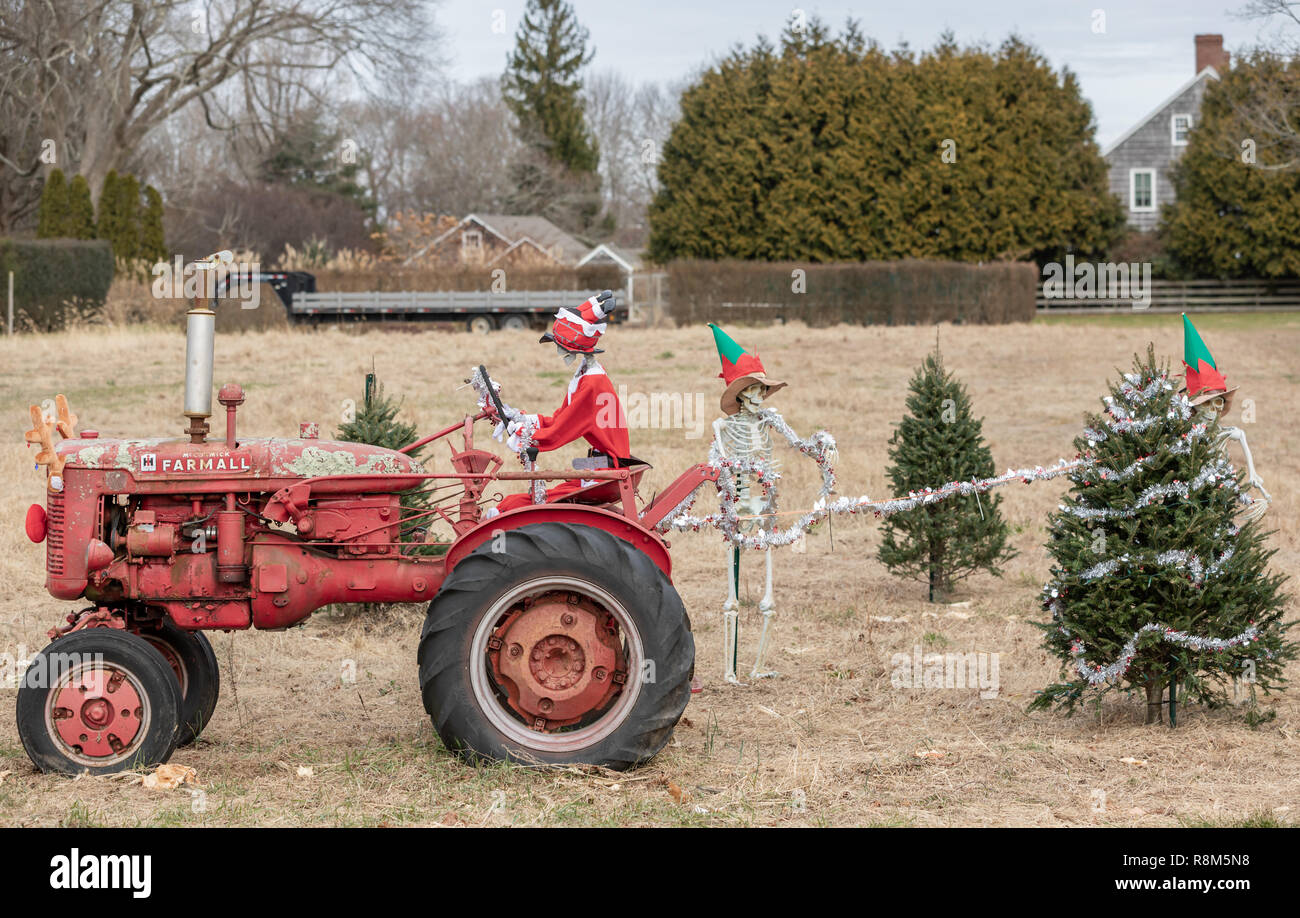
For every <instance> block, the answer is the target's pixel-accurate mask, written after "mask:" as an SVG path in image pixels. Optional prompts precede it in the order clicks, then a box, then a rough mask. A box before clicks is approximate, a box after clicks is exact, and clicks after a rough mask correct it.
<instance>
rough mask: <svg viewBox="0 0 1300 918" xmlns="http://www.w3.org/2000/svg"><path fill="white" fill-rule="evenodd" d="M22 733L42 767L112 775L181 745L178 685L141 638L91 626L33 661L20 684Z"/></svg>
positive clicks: (150, 762) (152, 762) (154, 759)
mask: <svg viewBox="0 0 1300 918" xmlns="http://www.w3.org/2000/svg"><path fill="white" fill-rule="evenodd" d="M17 708H18V736H19V737H20V738H21V739H22V742H23V748H24V749H26V750H27V755H28V757H29V758H31V760H32V762H34V763H35V765H36V767H37V768H39V769H40V770H41V771H44V772H62V773H63V774H78V773H82V772H85V773H88V774H92V775H110V774H116V773H118V772H121V771H126V770H128V769H131V768H136V767H139V766H145V765H156V764H158V763H160V762H165V761H167V759H168V758H169V757H170V756H171V754H172V752H173V751H174V750H175V749H176V736H177V728H178V725H179V724H180V712H181V690H180V686H179V684H178V683H177V681H176V676H175V675H174V674H173V673H172V670H171V667H170V666H168V665H167V661H166V660H165V659H163V656H162V654H160V653H159V652H158V651H157V650H155V649H154V648H153V647H152V646H151V645H150V644H149V643H148V642H147V641H145V640H144V639H143V638H140V637H137V636H136V635H134V634H128V633H127V632H125V631H118V630H114V629H110V628H89V629H87V630H85V631H75V632H73V633H72V634H69V635H66V636H65V637H61V638H59V639H58V640H57V641H55V642H54V643H52V644H50V645H49V646H48V647H46V648H45V649H44V650H42V651H41V652H40V653H39V654H37V655H36V657H35V658H34V659H33V660H32V662H31V665H30V666H29V667H28V668H27V671H26V672H25V673H24V674H23V683H22V685H21V686H20V687H19V689H18V705H17Z"/></svg>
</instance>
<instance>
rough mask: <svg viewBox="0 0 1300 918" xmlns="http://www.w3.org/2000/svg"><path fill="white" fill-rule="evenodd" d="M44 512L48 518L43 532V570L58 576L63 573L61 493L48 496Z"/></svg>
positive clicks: (55, 492) (56, 492)
mask: <svg viewBox="0 0 1300 918" xmlns="http://www.w3.org/2000/svg"><path fill="white" fill-rule="evenodd" d="M45 512H46V515H47V516H48V517H49V521H48V523H47V525H46V531H45V569H46V570H47V571H49V572H50V573H51V574H54V575H56V576H58V575H61V574H62V573H63V492H61V491H54V492H52V493H51V494H50V499H49V503H48V505H47V506H46V508H45Z"/></svg>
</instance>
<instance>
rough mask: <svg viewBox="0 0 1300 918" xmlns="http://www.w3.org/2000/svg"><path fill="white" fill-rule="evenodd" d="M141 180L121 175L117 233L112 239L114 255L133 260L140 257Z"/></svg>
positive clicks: (119, 179)
mask: <svg viewBox="0 0 1300 918" xmlns="http://www.w3.org/2000/svg"><path fill="white" fill-rule="evenodd" d="M140 216H141V215H140V180H139V179H138V178H136V177H135V176H134V175H131V174H129V173H128V174H127V175H125V176H119V177H118V182H117V219H118V231H117V235H116V236H114V237H113V239H112V240H111V242H112V244H113V255H114V256H115V257H117V258H120V259H122V260H123V261H127V262H133V261H135V260H136V259H137V258H139V257H140V230H141V226H140Z"/></svg>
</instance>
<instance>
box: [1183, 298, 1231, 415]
mask: <svg viewBox="0 0 1300 918" xmlns="http://www.w3.org/2000/svg"><path fill="white" fill-rule="evenodd" d="M1183 369H1184V383H1183V390H1182V391H1185V392H1186V393H1187V397H1188V398H1189V399H1191V401H1192V404H1193V405H1199V404H1201V402H1207V401H1209V400H1210V399H1212V398H1217V397H1218V396H1220V395H1227V394H1228V393H1229V392H1236V391H1237V387H1236V386H1233V387H1232V388H1231V389H1229V388H1228V381H1227V380H1226V379H1224V378H1223V374H1222V373H1220V372H1219V368H1218V367H1217V366H1216V365H1215V363H1214V357H1213V355H1211V354H1210V349H1209V348H1208V347H1206V346H1205V342H1204V341H1202V340H1201V335H1200V333H1199V332H1197V330H1196V326H1195V325H1193V324H1192V320H1191V319H1189V318H1187V313H1183Z"/></svg>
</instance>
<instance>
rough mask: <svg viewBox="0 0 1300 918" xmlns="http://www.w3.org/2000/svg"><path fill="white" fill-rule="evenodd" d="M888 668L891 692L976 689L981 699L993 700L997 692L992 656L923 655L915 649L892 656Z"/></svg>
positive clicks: (980, 653) (995, 663) (973, 653)
mask: <svg viewBox="0 0 1300 918" xmlns="http://www.w3.org/2000/svg"><path fill="white" fill-rule="evenodd" d="M889 665H890V667H891V668H892V669H893V672H892V673H891V674H890V676H889V682H890V684H891V685H893V686H894V688H906V689H979V693H980V697H981V698H996V697H997V696H998V691H999V689H1000V688H1001V682H1000V679H999V676H998V666H999V664H998V654H996V653H984V652H983V651H971V652H969V653H923V652H922V650H921V647H920V646H919V645H918V646H916V647H913V648H912V652H911V653H910V654H906V653H896V654H894V655H893V656H892V657H890V658H889Z"/></svg>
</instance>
